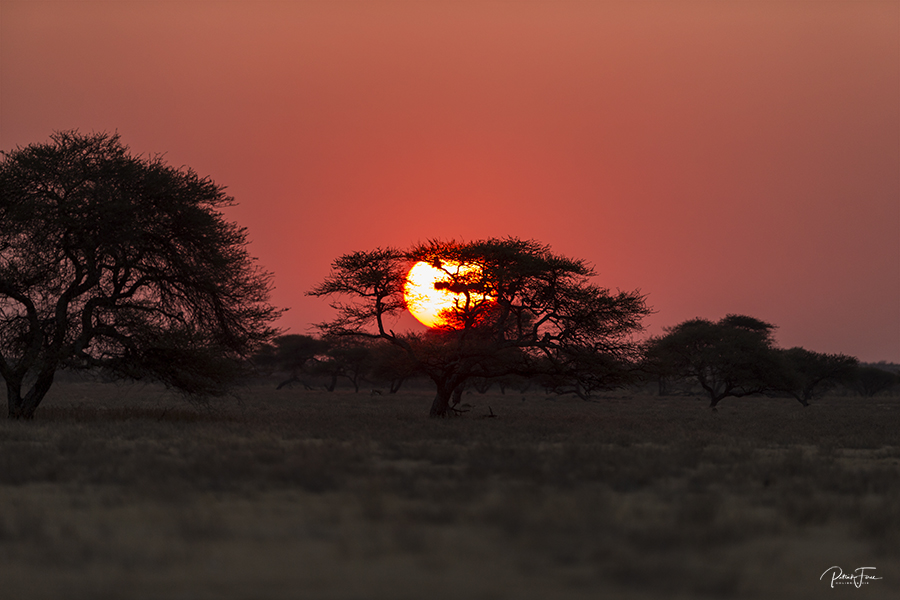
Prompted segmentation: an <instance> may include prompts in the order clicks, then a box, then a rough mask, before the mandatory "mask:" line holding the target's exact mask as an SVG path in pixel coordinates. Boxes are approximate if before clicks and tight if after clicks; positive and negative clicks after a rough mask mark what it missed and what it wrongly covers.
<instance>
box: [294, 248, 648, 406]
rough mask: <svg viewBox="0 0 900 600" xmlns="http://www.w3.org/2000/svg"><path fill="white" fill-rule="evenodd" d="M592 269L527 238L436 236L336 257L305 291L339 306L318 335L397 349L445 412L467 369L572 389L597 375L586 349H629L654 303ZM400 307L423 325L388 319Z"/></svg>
mask: <svg viewBox="0 0 900 600" xmlns="http://www.w3.org/2000/svg"><path fill="white" fill-rule="evenodd" d="M593 276H594V271H593V269H592V268H591V267H589V266H588V265H587V264H586V263H585V262H584V261H582V260H576V259H570V258H566V257H564V256H560V255H557V254H554V253H552V252H551V250H550V248H549V246H546V245H544V244H541V243H539V242H536V241H533V240H520V239H518V238H512V237H510V238H502V239H498V238H491V239H487V240H481V241H475V242H457V241H452V240H451V241H440V240H432V241H429V242H427V243H424V244H418V245H416V246H413V247H412V248H410V249H407V250H399V249H395V248H378V249H375V250H371V251H361V252H354V253H351V254H346V255H344V256H341V257H340V258H338V259H337V260H335V261H334V263H333V264H332V271H331V273H330V274H329V275H328V276H327V277H326V278H325V280H324V281H323V282H322V283H321V284H319V285H317V286H316V287H314V288H313V289H312V290H310V292H308V293H309V294H310V295H312V296H317V297H329V298H331V300H332V302H331V306H332V307H333V308H334V309H335V310H336V311H337V317H336V318H335V319H334V320H332V321H329V322H325V323H321V324H319V326H318V328H319V329H320V331H321V332H322V333H323V334H324V335H328V336H349V337H356V338H380V339H385V340H388V341H389V342H391V343H392V344H395V345H397V346H399V347H400V348H403V349H404V350H405V351H406V352H407V354H408V355H409V357H410V358H411V360H412V361H413V362H414V363H415V365H416V368H417V369H418V370H419V371H420V372H422V373H424V374H425V375H427V376H428V377H429V378H431V380H432V381H434V383H435V385H436V387H437V393H436V395H435V398H434V402H433V403H432V406H431V416H444V415H446V414H448V412H449V411H450V400H451V398H452V396H453V394H454V392H455V391H457V390H460V389H461V387H462V386H464V385H465V383H466V382H467V381H468V380H470V379H472V378H475V377H500V376H504V375H510V374H519V375H528V376H535V375H546V376H548V377H552V378H553V381H556V382H566V383H569V384H571V385H573V386H576V387H577V386H578V384H579V382H580V381H581V380H583V379H584V378H585V376H587V375H591V376H592V377H593V374H588V373H586V372H585V371H584V365H586V364H590V363H591V362H592V361H586V360H585V356H592V357H603V358H605V359H606V361H605V362H606V364H610V363H616V364H622V365H624V364H626V363H629V362H630V361H632V360H633V359H635V358H636V357H637V356H638V355H639V347H638V344H637V343H635V342H634V341H633V340H632V335H633V334H634V333H636V332H639V331H641V330H642V325H641V321H642V319H643V318H644V317H645V316H647V315H648V314H650V312H651V311H650V309H649V308H648V307H647V304H646V301H645V297H644V296H643V295H642V294H641V293H640V291H639V290H635V291H631V292H622V291H619V292H616V293H612V292H610V290H609V289H607V288H602V287H599V286H597V285H595V284H594V283H592V282H591V278H592V277H593ZM407 310H409V311H410V312H411V313H412V314H413V315H414V316H416V317H417V318H418V319H419V320H420V321H421V322H423V323H424V324H425V325H428V326H429V329H428V330H427V331H426V332H424V333H415V332H402V333H396V332H394V331H393V329H391V328H390V327H389V326H388V324H387V322H388V320H389V319H390V318H391V317H396V316H398V315H400V314H401V313H402V312H403V311H407ZM614 382H615V383H617V382H618V380H615V378H613V377H611V378H610V384H613V383H614ZM593 385H594V386H596V378H595V377H594V381H593Z"/></svg>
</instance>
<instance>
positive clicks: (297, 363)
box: [253, 334, 328, 390]
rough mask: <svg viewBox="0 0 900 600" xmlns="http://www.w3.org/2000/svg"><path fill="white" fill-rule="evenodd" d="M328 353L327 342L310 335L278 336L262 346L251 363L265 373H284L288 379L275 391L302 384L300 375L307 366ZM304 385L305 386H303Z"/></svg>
mask: <svg viewBox="0 0 900 600" xmlns="http://www.w3.org/2000/svg"><path fill="white" fill-rule="evenodd" d="M327 351H328V342H327V341H325V340H320V339H318V338H314V337H312V336H310V335H298V334H288V335H279V336H278V337H276V338H275V339H274V340H272V343H270V344H266V345H264V346H263V347H262V348H260V349H259V351H258V352H257V353H256V354H255V355H254V356H253V362H254V363H255V364H256V365H257V366H259V367H262V368H263V369H264V370H266V371H272V370H277V371H285V372H287V373H288V378H287V379H285V380H283V381H281V382H280V383H279V384H278V385H277V386H276V389H279V390H280V389H281V388H283V387H285V386H288V385H291V384H292V383H303V382H302V381H301V380H300V374H301V373H303V371H304V370H305V369H306V367H307V364H308V363H310V362H312V361H314V360H315V359H316V357H317V356H319V355H322V354H324V353H325V352H327ZM304 385H305V384H304Z"/></svg>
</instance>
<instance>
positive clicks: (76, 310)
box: [0, 131, 279, 418]
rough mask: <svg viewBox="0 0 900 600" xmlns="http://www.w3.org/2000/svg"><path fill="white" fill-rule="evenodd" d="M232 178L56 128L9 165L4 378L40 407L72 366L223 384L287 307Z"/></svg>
mask: <svg viewBox="0 0 900 600" xmlns="http://www.w3.org/2000/svg"><path fill="white" fill-rule="evenodd" d="M232 202H233V201H232V199H231V198H230V197H229V196H227V195H226V194H225V192H224V189H223V188H222V187H220V186H218V185H216V184H215V183H213V182H212V181H211V180H209V179H206V178H200V177H198V176H197V175H196V174H195V173H194V172H193V171H191V170H189V169H174V168H172V167H169V166H167V165H165V164H164V163H163V161H162V159H161V158H159V157H156V158H150V159H144V158H140V157H135V156H132V155H130V154H129V153H128V149H127V148H126V147H125V146H123V145H122V144H121V143H120V141H119V137H118V135H108V134H94V135H82V134H79V133H78V132H74V131H69V132H61V133H56V134H54V135H53V136H51V142H50V143H47V144H34V145H30V146H28V147H25V148H17V149H16V150H14V151H11V152H8V153H6V152H4V153H3V161H2V163H0V376H2V377H3V379H4V380H5V382H6V392H7V401H8V407H9V416H10V417H11V418H20V417H25V418H31V417H32V416H33V415H34V411H35V409H36V408H37V407H38V405H39V404H40V402H41V400H42V399H43V398H44V395H45V394H46V393H47V391H48V390H49V389H50V387H51V385H52V383H53V377H54V374H55V372H56V371H57V370H58V369H60V368H98V369H101V370H103V371H105V372H106V373H108V374H111V375H113V376H115V377H125V378H134V379H140V378H144V377H151V378H154V379H157V380H159V381H162V382H164V383H165V384H167V385H169V386H172V387H174V388H177V389H179V390H182V391H184V392H187V393H191V394H220V393H222V392H224V390H225V389H226V387H227V386H228V385H229V384H230V383H232V382H233V381H234V380H235V379H236V377H237V376H239V375H240V374H241V372H242V371H241V369H240V368H239V367H240V365H241V364H242V360H243V359H244V358H246V357H247V356H248V355H249V354H250V353H252V352H253V351H255V350H256V349H257V348H258V346H259V345H260V344H261V343H262V342H264V341H265V340H267V339H269V338H270V337H271V336H272V335H273V334H274V330H273V329H272V327H271V324H272V322H273V321H274V320H275V319H276V318H277V317H278V315H279V311H278V310H276V309H274V308H273V307H272V306H270V305H269V303H268V297H269V289H270V276H269V274H267V273H265V272H264V271H261V270H260V269H259V268H258V267H257V266H256V265H255V263H254V260H253V259H252V258H251V257H250V256H249V255H248V253H247V250H246V246H247V236H246V231H245V230H244V229H242V228H240V227H238V226H236V225H235V224H233V223H230V222H228V221H226V220H225V219H224V217H223V216H222V214H221V212H220V210H221V209H222V208H224V207H227V206H229V205H231V204H232Z"/></svg>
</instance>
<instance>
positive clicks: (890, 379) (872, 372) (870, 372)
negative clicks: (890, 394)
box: [850, 365, 900, 398]
mask: <svg viewBox="0 0 900 600" xmlns="http://www.w3.org/2000/svg"><path fill="white" fill-rule="evenodd" d="M850 382H851V385H852V386H853V388H854V389H855V390H856V391H857V392H858V393H859V394H860V395H861V396H865V397H867V398H871V397H873V396H875V395H876V394H879V393H881V392H886V391H888V390H889V389H891V388H892V387H894V386H896V385H898V384H900V375H898V374H897V373H893V372H891V371H888V370H885V369H879V368H878V367H875V366H872V365H860V366H858V367H857V368H856V369H854V372H853V375H852V376H851V380H850Z"/></svg>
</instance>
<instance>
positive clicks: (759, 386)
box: [647, 315, 783, 408]
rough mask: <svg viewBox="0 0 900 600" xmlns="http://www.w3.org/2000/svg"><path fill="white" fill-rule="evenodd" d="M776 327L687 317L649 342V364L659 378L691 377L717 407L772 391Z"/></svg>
mask: <svg viewBox="0 0 900 600" xmlns="http://www.w3.org/2000/svg"><path fill="white" fill-rule="evenodd" d="M774 330H775V326H774V325H772V324H770V323H766V322H765V321H760V320H759V319H755V318H753V317H748V316H745V315H727V316H726V317H725V318H723V319H720V320H719V321H716V322H713V321H710V320H708V319H699V318H698V319H690V320H688V321H684V322H683V323H680V324H678V325H676V326H674V327H670V328H667V329H666V335H664V336H662V337H657V338H654V339H652V340H650V342H649V344H648V348H647V360H648V363H649V364H650V369H651V370H653V371H655V372H657V373H658V374H659V375H660V376H662V377H672V378H676V379H692V380H694V381H696V382H697V383H699V384H700V387H702V388H703V390H704V391H705V392H706V394H707V395H708V396H709V400H710V406H711V407H713V408H715V406H716V405H717V404H718V403H719V402H720V401H721V400H722V399H723V398H727V397H729V396H734V397H741V396H749V395H751V394H759V393H762V392H765V391H768V390H770V389H772V384H773V381H774V380H775V379H774V378H780V377H781V374H782V373H783V371H782V365H781V363H780V362H779V359H778V356H777V354H776V353H775V351H774V339H773V333H774Z"/></svg>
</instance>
